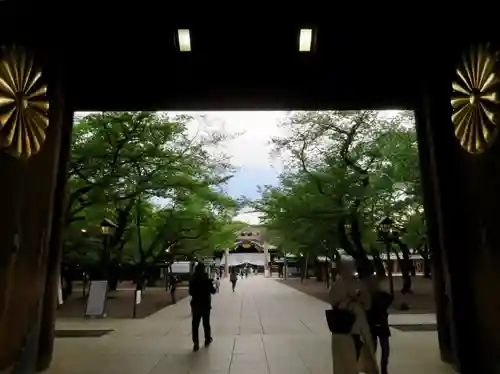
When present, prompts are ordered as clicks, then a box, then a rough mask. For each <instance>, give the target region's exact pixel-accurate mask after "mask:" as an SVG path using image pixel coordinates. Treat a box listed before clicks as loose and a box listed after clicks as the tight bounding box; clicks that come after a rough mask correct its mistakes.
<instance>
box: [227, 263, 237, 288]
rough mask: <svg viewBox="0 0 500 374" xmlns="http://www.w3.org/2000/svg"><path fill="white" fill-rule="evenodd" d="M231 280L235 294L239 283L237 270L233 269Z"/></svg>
mask: <svg viewBox="0 0 500 374" xmlns="http://www.w3.org/2000/svg"><path fill="white" fill-rule="evenodd" d="M229 280H230V282H231V285H232V289H233V292H234V290H235V289H236V282H238V274H237V273H236V269H235V268H232V269H231V275H230V276H229Z"/></svg>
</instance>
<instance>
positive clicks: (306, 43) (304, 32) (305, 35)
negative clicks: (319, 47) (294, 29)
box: [299, 29, 313, 52]
mask: <svg viewBox="0 0 500 374" xmlns="http://www.w3.org/2000/svg"><path fill="white" fill-rule="evenodd" d="M312 33H313V31H312V29H300V37H299V52H311V45H312Z"/></svg>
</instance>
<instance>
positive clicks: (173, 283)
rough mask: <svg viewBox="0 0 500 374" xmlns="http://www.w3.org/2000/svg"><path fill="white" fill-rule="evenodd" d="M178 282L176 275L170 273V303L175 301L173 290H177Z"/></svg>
mask: <svg viewBox="0 0 500 374" xmlns="http://www.w3.org/2000/svg"><path fill="white" fill-rule="evenodd" d="M178 283H179V279H178V278H177V276H175V275H172V276H171V278H170V285H169V286H170V296H171V298H172V304H175V303H176V302H177V299H176V297H175V291H177V284H178Z"/></svg>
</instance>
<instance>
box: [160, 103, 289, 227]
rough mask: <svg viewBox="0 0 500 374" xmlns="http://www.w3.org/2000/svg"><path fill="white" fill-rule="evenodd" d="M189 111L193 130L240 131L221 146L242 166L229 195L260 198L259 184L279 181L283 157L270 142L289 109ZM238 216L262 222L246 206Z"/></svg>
mask: <svg viewBox="0 0 500 374" xmlns="http://www.w3.org/2000/svg"><path fill="white" fill-rule="evenodd" d="M170 114H174V113H172V112H170ZM186 114H189V115H191V116H193V117H194V118H195V120H194V121H193V123H191V124H190V125H189V128H190V131H191V132H192V133H193V134H194V133H196V131H199V130H201V131H202V132H206V131H210V130H224V131H225V132H227V133H228V134H237V136H236V137H235V138H234V139H231V140H228V141H225V142H224V143H223V146H222V147H221V148H220V149H219V151H222V152H224V153H225V154H226V155H228V156H229V157H231V162H232V164H233V165H235V166H236V167H237V168H238V169H237V172H236V174H235V176H234V177H233V178H232V179H231V180H230V181H229V184H228V186H227V189H226V191H227V193H228V194H229V195H231V196H233V197H235V198H238V197H240V196H242V195H244V196H246V197H248V198H257V197H258V196H259V195H258V193H257V187H258V186H262V185H266V184H272V185H274V184H276V183H277V177H278V175H279V173H280V172H281V170H282V168H283V165H282V162H281V160H279V159H276V158H274V159H273V158H271V157H270V151H271V149H272V146H271V145H270V144H269V143H270V140H271V138H272V137H273V136H277V135H280V134H281V132H280V129H279V128H278V125H279V123H280V122H281V121H282V120H283V119H284V118H285V117H286V114H287V112H270V111H265V112H264V111H252V112H244V111H238V112H229V111H221V112H203V113H201V112H196V113H189V112H188V113H186ZM236 219H237V220H240V221H245V222H248V223H250V224H259V213H257V212H251V211H249V210H244V211H242V212H241V213H240V214H239V215H238V216H237V217H236Z"/></svg>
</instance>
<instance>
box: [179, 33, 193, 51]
mask: <svg viewBox="0 0 500 374" xmlns="http://www.w3.org/2000/svg"><path fill="white" fill-rule="evenodd" d="M177 41H178V42H179V51H180V52H191V36H190V34H189V29H178V30H177Z"/></svg>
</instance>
